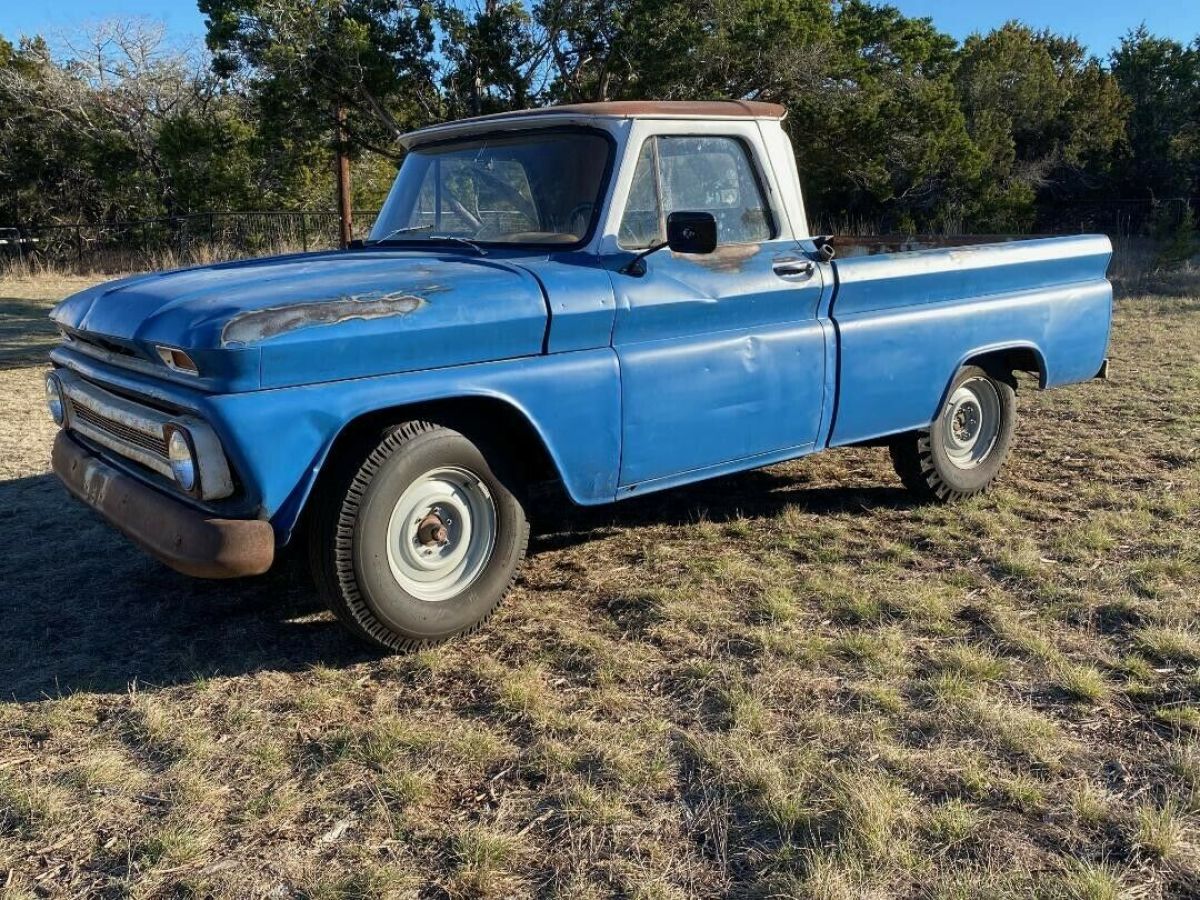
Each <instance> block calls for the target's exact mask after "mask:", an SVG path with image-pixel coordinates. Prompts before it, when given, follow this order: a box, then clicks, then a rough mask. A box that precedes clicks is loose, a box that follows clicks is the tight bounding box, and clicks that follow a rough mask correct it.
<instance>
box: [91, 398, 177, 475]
mask: <svg viewBox="0 0 1200 900" xmlns="http://www.w3.org/2000/svg"><path fill="white" fill-rule="evenodd" d="M72 407H73V409H74V411H75V416H76V418H78V419H80V420H82V421H84V422H87V423H88V424H89V425H91V426H92V427H93V428H96V429H98V430H100V431H103V432H106V433H108V434H111V435H112V436H113V437H115V438H118V439H120V440H123V441H127V442H128V443H130V444H135V445H136V446H138V447H141V448H142V449H143V450H146V451H148V452H150V453H153V454H154V455H155V456H161V457H162V458H163V459H164V460H165V459H167V442H166V441H165V440H164V439H163V438H162V437H161V436H159V437H155V436H154V435H153V434H147V433H146V432H144V431H138V430H137V429H136V428H133V427H131V426H129V425H126V424H125V423H124V422H118V421H117V420H116V419H113V418H109V417H108V416H106V415H104V414H103V413H100V412H97V411H96V410H94V409H92V408H91V407H89V406H86V405H84V404H83V403H80V402H78V401H74V402H73V403H72Z"/></svg>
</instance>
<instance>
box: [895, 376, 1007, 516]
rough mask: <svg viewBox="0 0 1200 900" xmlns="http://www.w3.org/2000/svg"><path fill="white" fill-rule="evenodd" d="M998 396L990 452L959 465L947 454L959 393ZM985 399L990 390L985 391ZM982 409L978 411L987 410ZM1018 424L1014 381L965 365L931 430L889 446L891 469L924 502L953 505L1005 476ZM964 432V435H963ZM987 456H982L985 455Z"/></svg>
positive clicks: (904, 435)
mask: <svg viewBox="0 0 1200 900" xmlns="http://www.w3.org/2000/svg"><path fill="white" fill-rule="evenodd" d="M984 384H986V385H988V386H990V388H991V390H992V391H994V397H995V401H996V409H995V416H996V433H995V438H994V440H991V441H989V443H990V447H988V448H987V450H986V452H983V453H982V455H981V456H979V458H977V459H964V460H962V462H966V463H969V464H968V465H963V464H961V463H960V461H956V459H955V457H954V456H953V455H952V454H951V451H950V450H949V449H948V446H947V442H948V440H952V439H951V438H947V437H946V435H947V434H949V433H950V432H949V431H948V430H949V429H951V428H952V427H953V423H952V421H951V418H950V417H951V416H952V415H953V414H954V410H955V404H953V403H952V401H953V399H954V397H955V395H956V392H957V391H959V389H960V388H962V389H976V388H983V385H984ZM983 393H984V395H985V396H988V395H987V394H986V389H984V390H983ZM982 406H983V405H982V404H977V407H979V408H982ZM1016 423H1017V397H1016V392H1015V391H1014V390H1013V385H1012V383H1011V382H1010V381H1006V380H999V379H996V378H994V377H992V376H991V375H989V374H988V373H987V372H985V371H984V370H983V369H981V368H979V367H978V366H963V367H962V368H961V369H959V370H958V373H957V374H956V375H955V376H954V381H953V382H952V383H951V385H950V389H949V390H948V391H947V392H946V401H945V403H944V404H943V405H942V408H941V410H940V411H939V412H938V415H937V418H936V419H934V421H933V424H932V425H931V427H930V428H929V429H926V430H921V431H910V432H908V433H906V434H903V435H899V436H898V437H897V438H896V439H894V440H893V441H892V442H891V444H890V450H891V454H892V464H893V465H894V466H895V467H896V474H897V475H899V476H900V480H901V481H902V482H903V483H904V486H905V487H907V488H908V489H909V490H910V491H912V492H913V493H915V494H916V495H917V496H918V497H920V498H921V499H923V500H935V501H939V502H942V503H951V502H954V501H957V500H962V499H965V498H967V497H971V496H974V495H975V494H979V493H982V492H983V491H986V490H987V489H988V487H990V486H991V484H992V482H993V481H994V480H995V478H996V475H997V474H999V472H1000V467H1001V466H1002V465H1004V460H1005V458H1006V457H1007V456H1008V451H1009V450H1010V448H1011V447H1012V439H1013V432H1014V430H1015V429H1016ZM961 433H962V432H960V434H961ZM981 452H982V451H981Z"/></svg>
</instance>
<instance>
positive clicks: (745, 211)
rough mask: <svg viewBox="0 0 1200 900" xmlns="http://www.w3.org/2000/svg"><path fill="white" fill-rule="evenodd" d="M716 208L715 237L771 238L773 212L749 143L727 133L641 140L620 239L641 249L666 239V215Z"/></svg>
mask: <svg viewBox="0 0 1200 900" xmlns="http://www.w3.org/2000/svg"><path fill="white" fill-rule="evenodd" d="M679 210H686V211H688V212H708V213H712V215H713V217H714V218H715V219H716V220H717V241H718V242H719V243H722V244H742V243H751V242H754V241H765V240H770V238H771V237H772V233H773V229H772V223H771V213H770V210H769V209H768V208H767V202H766V199H765V198H764V196H763V191H762V186H761V185H760V184H759V182H758V178H757V176H756V175H755V173H754V168H753V166H751V164H750V158H749V156H748V155H747V151H746V147H745V145H744V144H742V142H741V141H739V140H737V139H736V138H728V137H654V138H650V139H649V140H647V141H646V143H645V144H643V145H642V152H641V154H640V156H639V157H638V164H637V168H636V169H635V170H634V173H633V185H632V186H631V188H630V192H629V201H628V202H627V204H626V206H625V214H624V215H623V216H622V218H621V228H620V231H619V232H618V243H619V244H620V245H621V246H622V247H624V248H626V249H631V250H633V249H641V248H643V247H648V246H650V244H652V243H657V242H661V241H663V240H664V239H665V227H666V220H667V216H668V215H670V214H671V213H673V212H676V211H679Z"/></svg>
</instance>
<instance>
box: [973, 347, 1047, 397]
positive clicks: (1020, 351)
mask: <svg viewBox="0 0 1200 900" xmlns="http://www.w3.org/2000/svg"><path fill="white" fill-rule="evenodd" d="M963 365H964V366H979V368H981V369H983V371H985V372H987V373H988V374H989V375H991V376H992V377H993V378H998V379H999V378H1002V379H1005V380H1008V381H1010V382H1012V378H1013V374H1014V373H1015V372H1029V373H1031V374H1034V375H1037V378H1038V387H1039V388H1044V387H1045V386H1046V367H1045V364H1044V363H1043V362H1042V357H1041V354H1040V353H1038V351H1037V350H1035V349H1034V348H1033V347H1006V348H1004V349H1002V350H989V351H988V352H987V353H980V354H977V355H975V356H972V357H971V358H970V359H968V360H966V361H965V362H964V363H963ZM1012 383H1013V387H1016V384H1015V382H1012Z"/></svg>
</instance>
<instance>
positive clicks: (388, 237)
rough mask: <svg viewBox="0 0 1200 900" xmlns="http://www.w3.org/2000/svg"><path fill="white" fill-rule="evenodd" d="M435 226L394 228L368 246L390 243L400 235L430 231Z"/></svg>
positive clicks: (369, 242)
mask: <svg viewBox="0 0 1200 900" xmlns="http://www.w3.org/2000/svg"><path fill="white" fill-rule="evenodd" d="M432 228H433V225H405V226H404V227H403V228H393V229H392V230H391V231H389V232H388V233H387V234H385V235H384V236H383V237H381V238H380V239H379V240H377V241H367V243H368V244H382V243H383V242H384V241H390V240H391V239H392V238H394V237H395V236H396V235H398V234H410V233H412V232H414V231H429V230H431V229H432Z"/></svg>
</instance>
